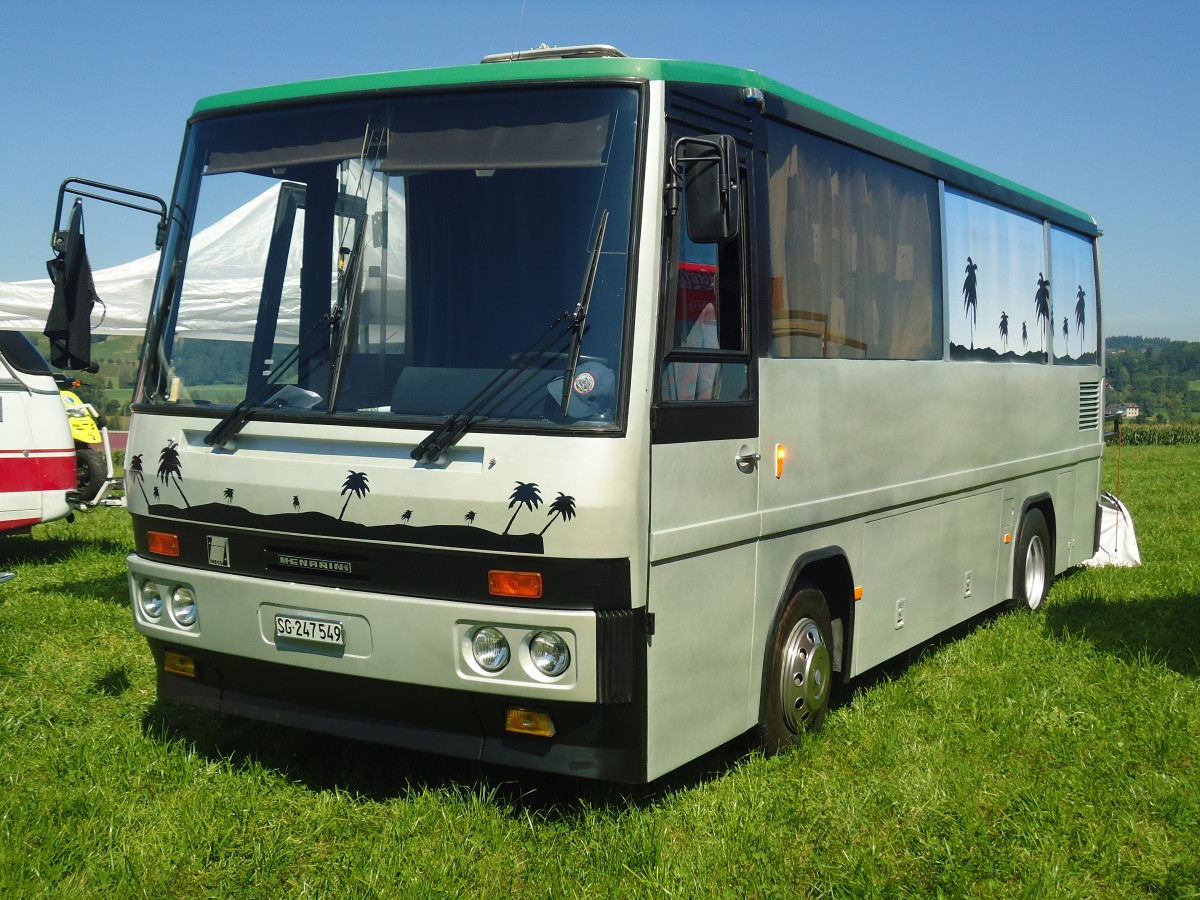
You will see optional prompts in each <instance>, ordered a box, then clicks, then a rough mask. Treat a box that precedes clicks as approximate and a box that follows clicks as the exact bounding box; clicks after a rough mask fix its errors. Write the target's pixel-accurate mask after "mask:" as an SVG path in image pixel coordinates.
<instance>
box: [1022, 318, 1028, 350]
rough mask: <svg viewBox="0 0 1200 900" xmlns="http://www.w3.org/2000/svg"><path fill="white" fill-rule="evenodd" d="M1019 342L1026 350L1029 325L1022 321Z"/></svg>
mask: <svg viewBox="0 0 1200 900" xmlns="http://www.w3.org/2000/svg"><path fill="white" fill-rule="evenodd" d="M1021 344H1022V345H1023V346H1024V347H1025V349H1026V350H1028V349H1029V326H1027V325H1026V324H1025V323H1024V322H1022V323H1021Z"/></svg>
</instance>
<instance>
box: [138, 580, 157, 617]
mask: <svg viewBox="0 0 1200 900" xmlns="http://www.w3.org/2000/svg"><path fill="white" fill-rule="evenodd" d="M138 605H139V606H141V608H142V612H143V613H144V614H145V616H146V617H147V618H149V619H157V618H158V617H159V616H161V615H162V611H163V598H162V594H160V593H159V592H158V585H157V584H155V583H154V582H153V581H151V580H150V579H148V578H147V579H146V580H145V581H143V582H142V584H141V587H140V588H139V589H138Z"/></svg>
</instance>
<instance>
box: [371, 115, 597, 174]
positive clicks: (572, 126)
mask: <svg viewBox="0 0 1200 900" xmlns="http://www.w3.org/2000/svg"><path fill="white" fill-rule="evenodd" d="M611 118H612V117H611V116H599V117H597V118H595V119H589V120H587V121H584V122H542V123H538V124H536V125H510V126H503V125H494V126H490V127H487V128H446V129H443V130H440V131H423V132H399V131H393V132H391V134H390V135H389V141H388V152H387V157H386V158H385V159H384V163H383V166H382V168H383V169H384V170H385V171H388V172H405V171H416V172H427V171H436V170H457V169H475V170H483V171H487V170H489V169H553V168H582V167H586V166H599V165H603V163H604V150H605V148H606V147H607V146H608V135H609V125H610V122H611Z"/></svg>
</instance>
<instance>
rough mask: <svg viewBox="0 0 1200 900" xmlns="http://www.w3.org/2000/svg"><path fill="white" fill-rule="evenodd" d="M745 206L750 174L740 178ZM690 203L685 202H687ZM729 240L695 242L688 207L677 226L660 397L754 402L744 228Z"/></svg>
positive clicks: (672, 248)
mask: <svg viewBox="0 0 1200 900" xmlns="http://www.w3.org/2000/svg"><path fill="white" fill-rule="evenodd" d="M740 177H741V181H742V187H743V190H742V191H741V194H742V197H743V203H744V202H745V199H744V198H745V195H746V190H745V181H746V179H745V173H744V172H743V173H741V176H740ZM686 202H687V201H686V199H683V200H682V203H686ZM742 222H743V226H744V227H743V228H742V230H741V233H740V234H739V235H738V236H737V237H736V238H734V239H733V240H731V241H727V242H725V243H721V244H697V243H694V242H693V241H692V240H691V239H690V238H689V237H688V234H687V226H686V224H685V223H686V209H684V208H683V206H682V205H681V206H680V209H679V212H678V214H677V215H676V216H675V218H674V222H673V225H672V228H673V231H672V235H671V246H670V250H669V262H668V265H669V266H670V270H669V271H668V273H667V274H668V297H669V299H670V302H669V303H668V304H667V309H666V311H665V312H666V315H667V323H666V328H665V334H664V347H663V352H664V360H663V368H662V383H661V396H662V399H663V400H664V401H668V402H730V401H740V400H749V399H750V386H749V371H750V357H749V344H748V341H747V337H746V319H747V317H746V298H747V284H746V265H745V246H746V244H745V232H746V227H745V223H746V222H747V217H746V214H745V209H744V208H743V215H742Z"/></svg>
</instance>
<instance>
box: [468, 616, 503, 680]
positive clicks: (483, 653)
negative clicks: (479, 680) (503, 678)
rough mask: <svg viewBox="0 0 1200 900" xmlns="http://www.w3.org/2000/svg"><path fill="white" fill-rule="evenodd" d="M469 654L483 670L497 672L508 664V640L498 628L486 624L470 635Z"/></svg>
mask: <svg viewBox="0 0 1200 900" xmlns="http://www.w3.org/2000/svg"><path fill="white" fill-rule="evenodd" d="M471 655H472V656H474V657H475V663H476V664H477V665H478V666H479V668H481V669H483V670H484V671H485V672H499V671H500V670H501V669H503V668H504V667H505V666H507V665H508V659H509V656H510V655H511V653H510V651H509V648H508V640H507V638H505V637H504V635H503V634H501V633H500V630H499V629H498V628H492V627H491V626H486V627H484V628H479V629H476V631H475V633H474V634H473V635H471Z"/></svg>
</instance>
